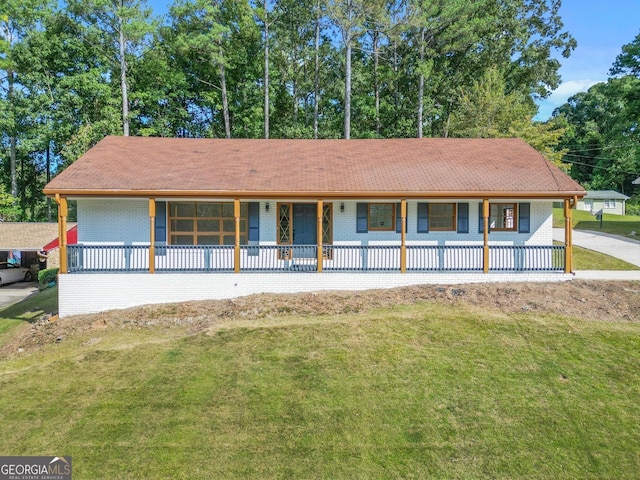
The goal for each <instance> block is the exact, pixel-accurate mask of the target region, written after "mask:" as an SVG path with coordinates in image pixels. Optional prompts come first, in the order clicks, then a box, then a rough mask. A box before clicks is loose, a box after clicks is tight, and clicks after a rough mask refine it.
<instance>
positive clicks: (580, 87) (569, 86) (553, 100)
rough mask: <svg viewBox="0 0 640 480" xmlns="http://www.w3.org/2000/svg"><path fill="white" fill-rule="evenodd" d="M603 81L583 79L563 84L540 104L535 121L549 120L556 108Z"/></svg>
mask: <svg viewBox="0 0 640 480" xmlns="http://www.w3.org/2000/svg"><path fill="white" fill-rule="evenodd" d="M602 81H605V80H592V79H583V80H567V81H566V82H562V83H561V84H560V86H559V87H558V88H556V89H555V90H554V91H553V93H552V94H551V95H549V97H548V98H545V99H544V100H540V101H539V102H538V114H537V115H536V116H535V117H534V118H535V120H540V121H545V120H548V119H549V118H551V114H552V113H553V111H554V110H555V109H556V108H558V107H559V106H561V105H564V104H565V103H567V100H569V97H571V96H573V95H575V94H576V93H578V92H586V91H587V90H589V88H590V87H592V86H593V85H595V84H596V83H600V82H602Z"/></svg>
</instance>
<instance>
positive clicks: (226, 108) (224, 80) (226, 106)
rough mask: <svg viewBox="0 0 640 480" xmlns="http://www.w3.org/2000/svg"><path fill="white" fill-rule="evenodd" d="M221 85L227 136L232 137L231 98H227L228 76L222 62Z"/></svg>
mask: <svg viewBox="0 0 640 480" xmlns="http://www.w3.org/2000/svg"><path fill="white" fill-rule="evenodd" d="M220 87H221V89H222V115H223V117H224V134H225V138H231V124H230V121H229V100H228V99H227V78H226V74H225V71H224V63H222V62H220Z"/></svg>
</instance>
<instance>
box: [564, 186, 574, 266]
mask: <svg viewBox="0 0 640 480" xmlns="http://www.w3.org/2000/svg"><path fill="white" fill-rule="evenodd" d="M571 209H572V205H571V200H570V199H568V198H566V199H565V200H564V246H565V252H564V273H572V272H573V235H572V233H573V225H572V223H573V222H572V220H571V219H572V210H571Z"/></svg>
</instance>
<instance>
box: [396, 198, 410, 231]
mask: <svg viewBox="0 0 640 480" xmlns="http://www.w3.org/2000/svg"><path fill="white" fill-rule="evenodd" d="M405 220H406V222H407V223H405V225H404V230H405V232H408V231H409V206H408V205H407V218H406V219H405ZM401 231H402V204H401V203H396V233H400V232H401Z"/></svg>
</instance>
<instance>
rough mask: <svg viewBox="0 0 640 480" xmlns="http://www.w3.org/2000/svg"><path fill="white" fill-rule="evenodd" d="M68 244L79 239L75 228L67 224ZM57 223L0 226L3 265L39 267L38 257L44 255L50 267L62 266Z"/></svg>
mask: <svg viewBox="0 0 640 480" xmlns="http://www.w3.org/2000/svg"><path fill="white" fill-rule="evenodd" d="M67 226H68V228H69V232H68V234H67V241H68V243H75V241H76V238H77V233H76V230H77V229H76V226H75V224H68V225H67ZM58 236H59V232H58V223H42V222H0V262H6V261H8V260H15V261H17V262H18V263H20V265H21V266H22V267H23V268H31V267H34V266H35V269H34V273H35V272H36V271H37V267H38V257H37V253H38V252H41V251H45V252H46V254H47V267H48V268H53V267H58V266H60V254H59V249H58Z"/></svg>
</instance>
